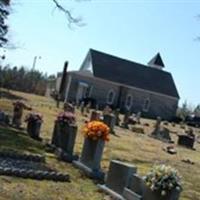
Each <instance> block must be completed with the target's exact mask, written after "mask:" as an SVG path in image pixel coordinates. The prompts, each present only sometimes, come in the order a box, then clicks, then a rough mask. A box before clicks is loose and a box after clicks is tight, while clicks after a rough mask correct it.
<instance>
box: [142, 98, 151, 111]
mask: <svg viewBox="0 0 200 200" xmlns="http://www.w3.org/2000/svg"><path fill="white" fill-rule="evenodd" d="M149 107H150V99H149V98H146V99H145V100H144V105H143V111H144V112H148V111H149Z"/></svg>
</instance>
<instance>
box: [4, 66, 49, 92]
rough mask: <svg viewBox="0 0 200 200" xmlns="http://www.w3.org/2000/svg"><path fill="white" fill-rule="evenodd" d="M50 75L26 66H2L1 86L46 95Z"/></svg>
mask: <svg viewBox="0 0 200 200" xmlns="http://www.w3.org/2000/svg"><path fill="white" fill-rule="evenodd" d="M47 83H48V76H47V75H46V74H43V73H42V72H40V71H38V70H29V69H27V68H25V67H23V66H22V67H20V68H18V67H10V66H5V67H2V66H0V87H3V88H6V89H12V90H17V91H21V92H27V93H34V94H38V95H44V94H45V91H46V87H47Z"/></svg>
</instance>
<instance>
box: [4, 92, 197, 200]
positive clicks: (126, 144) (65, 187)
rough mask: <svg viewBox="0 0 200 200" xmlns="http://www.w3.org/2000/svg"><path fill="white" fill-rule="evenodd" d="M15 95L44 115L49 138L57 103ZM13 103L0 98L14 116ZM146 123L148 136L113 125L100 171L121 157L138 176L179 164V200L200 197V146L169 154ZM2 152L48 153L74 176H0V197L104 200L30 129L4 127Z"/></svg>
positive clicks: (79, 146) (78, 143) (79, 140)
mask: <svg viewBox="0 0 200 200" xmlns="http://www.w3.org/2000/svg"><path fill="white" fill-rule="evenodd" d="M12 94H13V95H16V96H20V97H23V98H25V99H27V104H29V105H32V107H33V109H34V110H36V111H39V112H41V113H42V114H43V116H44V124H43V126H42V132H41V134H42V135H41V136H42V137H43V138H44V139H45V140H50V139H51V136H52V130H53V126H54V120H55V118H56V115H57V114H58V112H60V111H61V109H57V108H56V104H55V102H54V101H53V100H50V99H47V98H45V97H41V96H36V95H30V94H25V93H20V92H12ZM12 101H13V99H9V98H6V97H5V98H2V99H0V108H3V109H5V110H6V111H7V112H8V113H10V114H11V113H12ZM26 113H27V112H26ZM26 113H24V115H25V114H26ZM76 115H77V120H78V122H77V124H78V127H79V130H78V135H77V139H76V145H75V152H76V153H78V154H80V152H81V149H82V145H83V136H82V134H81V127H82V126H83V124H84V121H85V120H86V119H87V118H85V117H83V116H81V114H80V112H79V111H78V110H77V111H76ZM142 122H143V123H145V122H148V123H149V124H150V127H145V133H146V134H145V135H139V134H136V133H133V132H131V131H129V130H124V129H121V128H118V127H117V128H116V129H115V130H116V133H117V135H118V136H119V137H115V136H113V135H112V136H111V140H110V142H109V143H107V144H106V146H105V149H104V155H103V159H102V169H103V170H104V171H107V170H108V166H109V162H110V160H111V159H120V160H122V161H125V162H130V163H132V164H135V165H136V166H137V167H138V172H139V174H141V175H144V174H145V173H146V172H147V171H148V170H149V169H150V168H151V167H152V166H153V165H154V164H155V163H166V164H169V165H172V166H174V167H176V168H177V169H178V170H179V173H180V174H181V176H182V180H183V188H184V190H183V192H182V194H181V198H180V199H181V200H200V144H195V148H196V151H193V150H189V149H185V148H182V147H179V146H177V147H176V148H177V151H178V153H177V154H176V155H169V154H167V153H166V152H164V151H163V150H162V148H163V147H164V146H166V144H165V143H162V142H161V141H158V140H155V139H152V138H150V137H149V136H148V135H147V134H148V133H150V132H151V131H152V128H153V124H154V123H155V122H154V121H153V120H147V119H142ZM24 126H25V124H24ZM168 128H169V129H170V130H172V131H173V132H178V133H180V132H181V131H182V130H181V129H180V127H179V126H178V125H177V126H176V127H172V126H170V125H169V126H168ZM196 132H198V133H199V130H198V129H196ZM172 137H173V139H174V140H175V141H176V140H177V135H176V134H172ZM0 150H13V151H18V152H31V153H39V154H45V155H46V160H47V161H46V162H47V165H49V166H50V167H52V168H55V169H57V170H59V171H62V172H66V173H69V174H70V175H71V183H56V182H51V181H34V180H30V179H28V180H26V179H20V178H13V177H4V176H0V185H1V187H0V199H41V200H46V199H48V200H49V199H53V200H54V199H55V200H57V199H62V200H63V199H70V200H76V199H77V200H79V199H80V200H81V199H88V200H101V199H104V198H105V194H103V193H100V192H98V188H97V186H96V184H95V183H94V182H93V181H92V180H90V179H88V178H86V177H85V176H83V174H82V173H81V172H80V171H79V170H77V169H75V168H74V167H73V166H72V165H71V164H68V163H64V162H58V161H57V160H56V158H55V156H54V155H53V154H49V153H46V152H45V151H44V146H43V145H42V144H41V143H39V142H36V141H33V140H32V139H30V138H29V137H28V136H27V135H26V133H23V132H18V131H16V130H14V129H5V128H3V127H0ZM182 159H190V160H192V161H193V162H195V164H194V165H189V164H187V163H183V162H182V161H181V160H182ZM106 199H109V198H106Z"/></svg>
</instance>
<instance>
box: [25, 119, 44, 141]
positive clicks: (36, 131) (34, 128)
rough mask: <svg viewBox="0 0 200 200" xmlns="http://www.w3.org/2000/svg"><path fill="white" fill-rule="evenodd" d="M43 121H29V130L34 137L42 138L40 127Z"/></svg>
mask: <svg viewBox="0 0 200 200" xmlns="http://www.w3.org/2000/svg"><path fill="white" fill-rule="evenodd" d="M41 125H42V122H41V121H40V120H35V121H30V122H28V123H27V132H28V134H29V135H30V137H32V138H33V139H39V138H40V129H41Z"/></svg>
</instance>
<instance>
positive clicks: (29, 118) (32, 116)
mask: <svg viewBox="0 0 200 200" xmlns="http://www.w3.org/2000/svg"><path fill="white" fill-rule="evenodd" d="M36 121H37V122H41V123H42V122H43V116H42V114H40V113H29V114H28V115H26V118H25V122H36Z"/></svg>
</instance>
